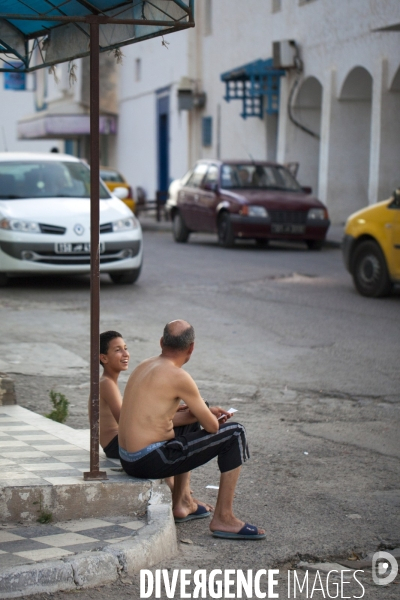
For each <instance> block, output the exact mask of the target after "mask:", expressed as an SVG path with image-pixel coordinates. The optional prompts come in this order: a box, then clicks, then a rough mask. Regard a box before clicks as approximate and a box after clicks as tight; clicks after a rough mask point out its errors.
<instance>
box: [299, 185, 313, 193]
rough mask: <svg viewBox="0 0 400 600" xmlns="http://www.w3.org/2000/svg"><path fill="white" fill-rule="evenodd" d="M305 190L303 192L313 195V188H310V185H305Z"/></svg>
mask: <svg viewBox="0 0 400 600" xmlns="http://www.w3.org/2000/svg"><path fill="white" fill-rule="evenodd" d="M301 189H302V190H303V192H304V193H305V194H312V187H310V186H309V185H305V186H304V187H302V188H301Z"/></svg>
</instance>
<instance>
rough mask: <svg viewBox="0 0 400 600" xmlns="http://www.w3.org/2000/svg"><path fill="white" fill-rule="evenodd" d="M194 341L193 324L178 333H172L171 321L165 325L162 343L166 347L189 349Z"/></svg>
mask: <svg viewBox="0 0 400 600" xmlns="http://www.w3.org/2000/svg"><path fill="white" fill-rule="evenodd" d="M193 342H194V329H193V327H192V326H191V325H189V327H186V329H184V330H183V331H182V332H181V333H179V334H178V335H173V334H172V333H171V323H167V324H166V326H165V327H164V333H163V337H162V343H163V346H164V347H165V348H170V349H172V350H187V349H188V348H189V346H190V345H191V344H193Z"/></svg>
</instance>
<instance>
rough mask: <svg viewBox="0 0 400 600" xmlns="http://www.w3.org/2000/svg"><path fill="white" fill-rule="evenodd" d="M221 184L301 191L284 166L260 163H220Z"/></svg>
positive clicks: (230, 186) (229, 186)
mask: <svg viewBox="0 0 400 600" xmlns="http://www.w3.org/2000/svg"><path fill="white" fill-rule="evenodd" d="M221 186H222V187H223V188H227V189H230V188H246V189H262V190H265V189H267V190H285V191H290V192H301V191H302V189H301V187H300V185H299V184H298V183H297V181H296V180H295V178H294V177H293V175H291V173H290V172H289V171H288V170H287V169H285V167H281V166H275V165H260V164H259V165H257V164H243V165H235V164H224V165H222V170H221Z"/></svg>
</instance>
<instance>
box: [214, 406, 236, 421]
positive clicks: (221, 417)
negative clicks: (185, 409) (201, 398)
mask: <svg viewBox="0 0 400 600" xmlns="http://www.w3.org/2000/svg"><path fill="white" fill-rule="evenodd" d="M210 411H211V412H212V414H213V415H214V416H215V417H217V419H218V423H226V421H227V420H228V419H230V418H231V416H232V415H231V413H229V412H228V411H227V410H224V409H223V408H221V407H220V406H210Z"/></svg>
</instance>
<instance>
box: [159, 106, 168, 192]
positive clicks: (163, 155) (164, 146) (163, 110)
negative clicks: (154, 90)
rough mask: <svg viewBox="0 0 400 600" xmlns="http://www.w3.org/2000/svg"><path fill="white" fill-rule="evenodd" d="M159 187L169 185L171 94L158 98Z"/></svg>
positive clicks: (165, 187)
mask: <svg viewBox="0 0 400 600" xmlns="http://www.w3.org/2000/svg"><path fill="white" fill-rule="evenodd" d="M157 138H158V139H157V145H158V157H157V158H158V182H157V184H158V189H159V190H160V191H161V192H163V191H166V190H168V186H169V95H163V96H161V97H159V98H158V99H157Z"/></svg>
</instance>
